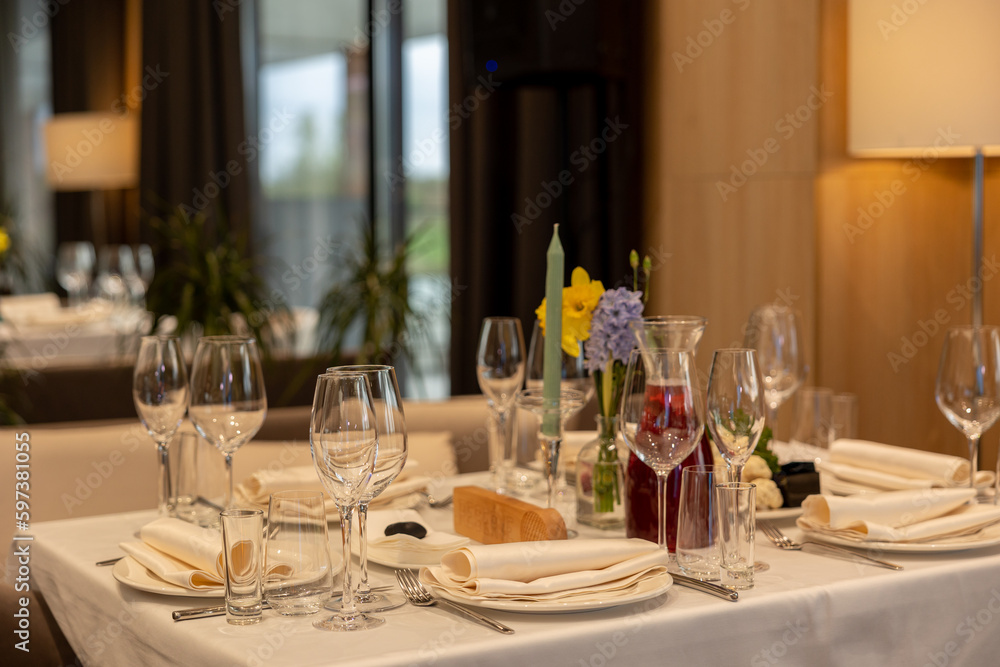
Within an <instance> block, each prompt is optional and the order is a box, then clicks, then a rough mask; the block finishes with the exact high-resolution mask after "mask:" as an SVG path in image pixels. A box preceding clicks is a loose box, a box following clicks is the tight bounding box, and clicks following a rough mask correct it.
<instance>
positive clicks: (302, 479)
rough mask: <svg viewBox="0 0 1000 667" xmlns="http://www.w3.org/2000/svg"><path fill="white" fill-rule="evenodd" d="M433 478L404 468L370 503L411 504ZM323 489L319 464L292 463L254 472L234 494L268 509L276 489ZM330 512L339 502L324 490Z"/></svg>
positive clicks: (249, 502)
mask: <svg viewBox="0 0 1000 667" xmlns="http://www.w3.org/2000/svg"><path fill="white" fill-rule="evenodd" d="M430 481H431V480H430V478H429V477H425V476H422V475H410V474H408V472H407V470H406V469H405V468H404V469H403V471H402V472H401V473H400V474H399V476H398V477H396V479H394V480H393V482H392V483H391V484H390V485H389V486H387V487H386V488H385V490H384V491H382V493H380V494H379V495H378V496H376V497H375V499H374V500H373V501H372V502H371V505H370V507H373V508H378V507H382V508H387V507H411V506H412V503H413V502H414V499H413V498H412V494H414V493H416V492H417V491H420V490H422V489H425V488H426V487H427V485H428V484H429V483H430ZM303 490H316V491H323V483H322V482H320V480H319V475H318V474H317V473H316V468H314V467H313V466H292V467H289V468H282V469H281V470H258V471H257V472H255V473H254V474H252V475H250V477H248V478H247V479H246V480H244V481H243V482H242V483H240V485H239V486H237V487H236V489H234V491H233V494H234V496H235V497H236V500H237V501H238V502H239V503H240V504H246V505H249V506H251V507H256V508H258V509H263V510H265V511H266V510H267V504H268V501H269V500H270V497H271V494H272V493H275V492H276V491H303ZM323 495H324V498H325V500H326V511H327V513H328V514H331V515H336V514H337V505H336V503H334V502H333V499H332V498H330V497H329V496H327V495H326V492H325V491H324V492H323Z"/></svg>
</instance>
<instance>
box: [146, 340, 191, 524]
mask: <svg viewBox="0 0 1000 667" xmlns="http://www.w3.org/2000/svg"><path fill="white" fill-rule="evenodd" d="M190 395H191V394H190V388H189V387H188V377H187V367H186V366H185V365H184V357H183V355H182V354H181V341H180V339H179V338H177V337H176V336H143V338H142V342H141V343H140V345H139V354H138V356H137V357H136V360H135V368H134V370H133V372H132V401H133V402H134V403H135V411H136V412H137V413H138V415H139V420H140V421H141V422H142V425H143V426H144V427H145V428H146V430H147V431H148V432H149V435H150V436H151V437H152V438H153V440H154V441H155V442H156V449H157V453H158V455H159V456H158V458H157V460H158V462H159V474H158V475H157V492H158V499H159V501H158V504H157V506H158V507H159V510H160V516H167V515H169V514H170V513H171V511H172V509H173V508H172V507H171V506H170V498H171V497H172V495H173V493H172V485H171V483H170V464H169V458H168V451H167V446H168V445H169V444H170V440H171V439H172V438H173V437H174V433H176V432H177V428H178V427H179V426H180V425H181V422H182V421H183V420H184V413H185V412H187V409H188V402H189V399H190Z"/></svg>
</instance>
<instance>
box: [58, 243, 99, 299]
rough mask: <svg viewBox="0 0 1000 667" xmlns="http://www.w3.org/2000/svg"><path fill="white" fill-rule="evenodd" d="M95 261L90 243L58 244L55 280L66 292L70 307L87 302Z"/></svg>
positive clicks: (92, 246) (92, 245)
mask: <svg viewBox="0 0 1000 667" xmlns="http://www.w3.org/2000/svg"><path fill="white" fill-rule="evenodd" d="M95 259H96V255H95V254H94V244H93V243H91V242H90V241H80V242H76V243H60V244H59V253H58V256H57V257H56V280H58V281H59V284H60V285H62V287H63V289H65V290H66V294H67V300H68V302H69V305H70V306H72V307H78V306H80V305H82V304H83V303H84V302H85V301H86V300H87V293H88V292H89V291H90V279H91V276H92V275H93V273H94V261H95Z"/></svg>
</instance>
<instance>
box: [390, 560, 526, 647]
mask: <svg viewBox="0 0 1000 667" xmlns="http://www.w3.org/2000/svg"><path fill="white" fill-rule="evenodd" d="M396 581H398V582H399V587H400V588H401V589H402V590H403V595H405V596H406V599H407V600H409V601H410V604H413V605H416V606H418V607H432V606H434V605H437V604H443V605H447V606H449V607H451V608H452V609H455V610H456V611H459V612H461V613H463V614H465V615H466V616H468V617H469V618H471V619H473V620H476V621H478V622H480V623H482V624H483V625H485V626H486V627H488V628H492V629H494V630H496V631H497V632H502V633H503V634H505V635H512V634H514V629H513V628H508V627H507V626H506V625H504V624H503V623H499V622H497V621H494V620H493V619H492V618H489V617H488V616H483V615H482V614H480V613H479V612H476V611H472V610H471V609H467V608H465V607H463V606H462V605H460V604H455V603H454V602H452V601H451V600H442V599H440V598H435V597H432V596H431V594H430V592H429V591H428V590H427V589H426V588H424V585H423V584H421V583H420V580H418V579H417V577H416V576H415V575H414V574H413V572H411V571H410V570H396Z"/></svg>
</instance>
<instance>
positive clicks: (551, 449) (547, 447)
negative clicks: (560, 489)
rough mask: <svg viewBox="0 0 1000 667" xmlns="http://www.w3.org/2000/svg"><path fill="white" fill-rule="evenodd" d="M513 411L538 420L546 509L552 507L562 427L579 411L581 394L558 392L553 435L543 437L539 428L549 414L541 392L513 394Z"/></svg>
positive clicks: (554, 497)
mask: <svg viewBox="0 0 1000 667" xmlns="http://www.w3.org/2000/svg"><path fill="white" fill-rule="evenodd" d="M516 400H517V407H519V408H522V409H524V410H529V411H531V412H533V413H534V414H535V416H536V417H538V424H539V429H538V442H539V443H540V444H541V446H542V455H543V456H544V466H545V481H546V482H547V484H548V491H549V493H548V507H555V504H556V490H557V484H556V480H557V477H558V470H559V450H560V448H561V445H562V431H563V424H564V423H565V422H566V420H567V419H568V418H569V416H570V415H572V414H573V413H575V412H576V411H577V410H579V409H580V408H582V407H583V394H582V393H581V392H579V391H577V390H575V389H562V390H560V392H559V408H558V410H559V414H558V415H556V416H555V417H556V418H555V420H554V421H555V423H556V424H557V426H558V429H557V432H556V433H555V434H554V435H553V434H548V433H545V432H544V431H543V429H542V425H543V424H544V423H545V415H546V414H547V413H548V414H551V413H549V412H548V411H549V410H550V409H551V408H549V407H548V405H547V403H548V401H546V400H545V394H544V390H542V389H524V390H522V391H519V392H518V393H517V399H516Z"/></svg>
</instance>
